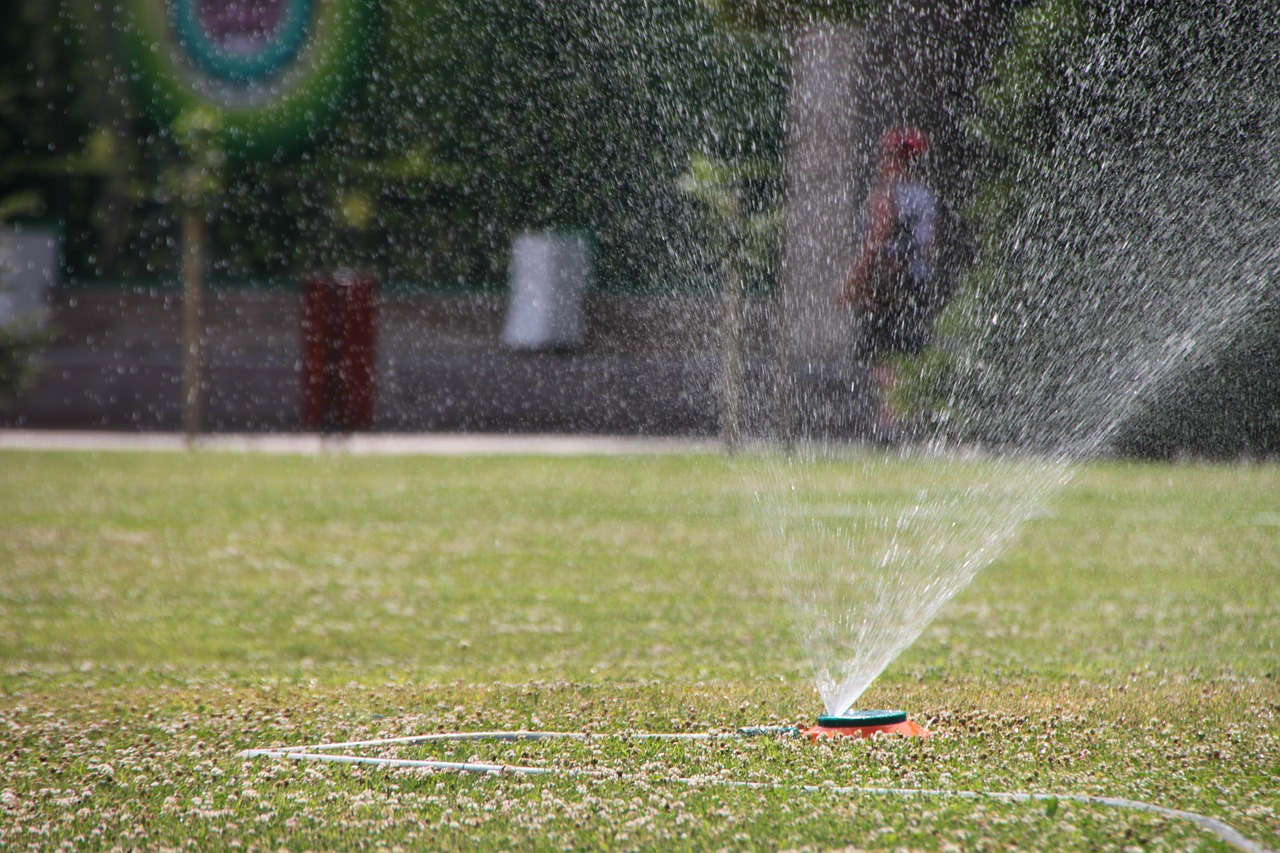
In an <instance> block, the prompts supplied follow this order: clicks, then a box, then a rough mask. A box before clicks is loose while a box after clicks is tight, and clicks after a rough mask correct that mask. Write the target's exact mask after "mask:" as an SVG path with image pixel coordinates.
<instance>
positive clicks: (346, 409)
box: [335, 270, 378, 431]
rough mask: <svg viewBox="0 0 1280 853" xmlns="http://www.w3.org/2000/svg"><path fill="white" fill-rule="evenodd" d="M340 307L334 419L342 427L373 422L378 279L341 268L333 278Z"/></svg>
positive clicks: (349, 428)
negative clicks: (337, 391) (336, 396)
mask: <svg viewBox="0 0 1280 853" xmlns="http://www.w3.org/2000/svg"><path fill="white" fill-rule="evenodd" d="M335 282H336V285H337V287H336V291H337V294H336V295H337V304H338V311H339V315H340V317H339V321H338V329H339V335H338V337H339V340H340V343H339V347H338V352H337V359H336V365H335V368H336V372H337V376H338V387H339V389H340V391H339V394H338V399H337V400H336V401H335V403H336V412H335V414H336V415H337V417H336V420H337V422H338V424H339V426H340V428H341V429H343V430H345V431H352V430H365V429H369V428H370V427H371V426H373V402H374V391H375V388H374V381H375V380H374V356H375V355H376V348H377V340H376V334H375V330H376V326H377V290H378V286H377V281H376V279H374V277H373V276H372V275H371V274H369V273H367V272H357V271H350V270H348V271H343V272H341V273H339V274H338V275H337V277H336V279H335Z"/></svg>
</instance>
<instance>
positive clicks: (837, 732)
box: [800, 714, 929, 743]
mask: <svg viewBox="0 0 1280 853" xmlns="http://www.w3.org/2000/svg"><path fill="white" fill-rule="evenodd" d="M833 719H838V718H831V717H820V718H819V719H818V724H817V725H816V726H810V727H809V728H807V729H801V730H800V734H802V735H804V736H805V737H807V738H811V739H812V740H813V741H814V743H817V742H818V740H819V739H820V738H837V737H857V738H868V737H871V736H872V735H874V734H881V733H883V734H887V735H902V736H903V737H928V736H929V730H928V729H926V728H925V727H924V726H921V725H919V724H918V723H914V722H912V721H911V720H908V719H906V715H905V714H903V715H902V718H901V719H892V720H891V721H888V722H869V723H868V724H866V725H857V724H851V722H852V721H849V722H843V725H831V724H829V722H828V721H832V720H833Z"/></svg>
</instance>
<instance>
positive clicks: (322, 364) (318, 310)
mask: <svg viewBox="0 0 1280 853" xmlns="http://www.w3.org/2000/svg"><path fill="white" fill-rule="evenodd" d="M301 286H302V347H301V349H302V388H301V391H302V395H301V410H302V411H301V415H302V426H303V428H304V429H323V428H325V427H326V426H328V424H327V423H326V421H327V417H326V416H327V414H328V411H329V396H330V395H329V384H330V383H329V376H328V374H329V346H330V342H329V338H330V328H329V327H330V325H331V324H330V322H329V317H330V315H331V314H332V311H331V310H330V305H329V303H330V301H331V299H330V293H331V291H332V290H333V288H332V287H331V286H330V284H329V276H327V275H326V274H324V273H311V274H309V275H306V276H303V278H302V281H301Z"/></svg>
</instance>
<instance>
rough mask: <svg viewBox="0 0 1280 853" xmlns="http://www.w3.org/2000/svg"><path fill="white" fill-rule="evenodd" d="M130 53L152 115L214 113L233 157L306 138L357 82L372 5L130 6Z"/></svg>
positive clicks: (230, 2)
mask: <svg viewBox="0 0 1280 853" xmlns="http://www.w3.org/2000/svg"><path fill="white" fill-rule="evenodd" d="M121 10H122V12H123V22H122V27H121V30H122V32H123V34H124V38H125V48H126V55H127V56H128V58H129V61H130V63H131V64H132V65H133V69H134V71H135V72H136V76H137V79H138V82H139V84H140V85H141V87H142V92H143V94H144V97H145V98H146V101H147V103H148V105H149V107H150V108H151V110H152V112H153V113H154V114H155V115H156V116H157V117H158V118H159V119H160V120H161V121H164V122H173V121H174V120H175V119H176V118H177V117H178V116H179V115H181V114H182V113H183V112H185V111H187V110H190V109H192V108H196V107H200V108H204V109H211V110H213V111H214V112H215V113H217V116H218V124H219V126H220V127H221V128H222V133H223V142H224V144H225V145H226V146H227V148H228V149H229V150H231V151H234V152H237V153H241V154H247V155H251V156H263V157H269V156H273V155H275V154H276V153H278V152H280V151H282V150H288V149H290V148H294V147H296V146H298V145H299V144H301V143H302V142H304V141H306V140H307V139H308V137H309V136H310V135H312V134H313V133H314V131H315V130H316V129H317V128H318V127H319V126H321V125H323V123H324V122H325V121H326V119H327V118H328V116H329V114H330V113H331V112H332V111H333V109H334V108H335V106H336V105H337V103H338V101H339V100H340V96H341V95H342V93H343V91H344V90H345V88H346V86H347V85H348V84H349V83H350V81H351V80H352V79H353V78H354V77H355V74H356V68H357V65H358V62H359V59H360V57H361V55H362V53H363V51H364V49H365V42H366V39H367V38H368V29H369V28H368V22H369V2H368V0H125V2H123V3H122V4H121Z"/></svg>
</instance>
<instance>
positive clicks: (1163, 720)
mask: <svg viewBox="0 0 1280 853" xmlns="http://www.w3.org/2000/svg"><path fill="white" fill-rule="evenodd" d="M747 467H750V466H747ZM862 470H864V471H871V470H874V475H875V478H876V483H877V487H878V488H884V487H885V484H886V483H888V484H890V486H892V484H893V483H894V482H896V480H895V478H901V480H902V481H903V482H909V481H911V480H912V479H913V478H918V477H919V476H920V473H921V472H920V471H919V470H918V468H917V467H915V466H913V465H912V464H911V463H897V464H888V463H886V464H885V465H863V466H862ZM0 478H2V481H3V483H4V488H3V490H0V527H2V530H3V532H2V533H0V667H2V670H0V756H3V765H2V767H3V769H2V770H0V847H4V848H5V849H23V848H40V849H54V848H57V847H59V846H60V845H67V846H71V847H75V848H79V849H85V848H89V849H95V848H110V847H114V846H118V847H122V848H131V847H141V848H148V849H155V848H162V847H183V846H189V847H192V848H196V849H208V848H211V847H219V848H221V847H232V846H239V847H244V848H262V849H278V848H280V847H286V848H290V849H307V848H329V849H334V848H337V849H351V848H394V847H396V846H403V847H406V848H423V847H428V848H436V849H438V848H474V847H482V848H510V849H517V848H519V849H525V848H563V847H572V848H577V849H582V848H596V847H611V848H630V847H648V848H660V849H667V848H673V847H674V848H687V847H696V848H720V847H730V848H735V847H758V848H775V847H780V848H815V849H816V848H829V847H840V848H843V847H851V848H856V849H893V850H897V849H929V850H934V849H952V850H978V849H995V848H1006V847H1009V846H1013V847H1016V848H1040V849H1046V850H1061V849H1090V848H1106V849H1124V848H1133V849H1180V850H1181V849H1188V848H1190V849H1224V845H1222V843H1221V842H1219V841H1218V840H1217V839H1216V838H1215V837H1214V836H1212V835H1210V834H1207V833H1205V832H1204V831H1202V830H1201V829H1199V828H1197V827H1195V826H1194V825H1192V824H1190V823H1188V822H1186V821H1180V820H1171V819H1167V818H1164V817H1161V816H1158V815H1152V814H1145V813H1141V812H1134V811H1125V810H1117V809H1111V808H1106V807H1103V806H1099V805H1089V804H1083V803H1077V802H1070V801H1061V802H1053V801H1049V802H1047V803H1046V802H1045V801H1038V802H1031V803H1008V802H1002V801H997V800H991V799H984V800H976V801H975V800H965V799H956V798H946V797H936V796H929V797H904V796H894V795H875V794H868V793H862V794H855V793H849V792H823V791H800V790H796V786H801V785H818V786H840V787H850V786H852V787H893V788H912V789H916V788H922V789H942V790H949V791H962V790H963V791H1029V792H1058V793H1080V794H1098V795H1107V796H1115V797H1126V798H1131V799H1136V800H1143V801H1147V802H1153V803H1157V804H1160V805H1164V806H1169V807H1173V808H1179V809H1185V810H1189V811H1193V812H1198V813H1202V814H1206V815H1209V816H1212V817H1216V818H1219V819H1221V820H1224V821H1226V822H1227V823H1229V824H1231V825H1232V826H1234V827H1235V828H1236V829H1238V830H1240V831H1241V832H1242V833H1244V835H1246V836H1247V837H1249V838H1251V839H1253V840H1254V841H1257V842H1259V843H1261V844H1263V845H1266V846H1269V847H1280V648H1278V647H1277V644H1278V642H1280V469H1278V468H1277V467H1275V466H1208V465H1183V466H1167V465H1143V464H1099V465H1091V466H1087V467H1084V468H1082V469H1081V470H1080V471H1079V472H1078V473H1077V475H1076V477H1075V478H1074V479H1073V480H1072V481H1071V483H1070V484H1069V485H1068V486H1066V487H1065V488H1064V489H1063V490H1062V491H1061V492H1059V493H1058V494H1057V495H1056V496H1055V497H1054V498H1053V499H1052V500H1051V501H1050V502H1049V503H1048V505H1047V508H1046V509H1045V510H1044V511H1042V512H1040V513H1038V514H1037V515H1036V516H1035V517H1034V518H1033V519H1032V520H1031V521H1030V522H1028V523H1027V524H1026V525H1025V526H1024V527H1023V528H1022V530H1021V532H1020V534H1019V536H1018V537H1017V539H1016V541H1014V542H1013V544H1012V545H1011V546H1010V547H1008V548H1007V549H1005V550H1004V551H1003V553H1002V554H1001V556H1000V557H999V558H998V559H997V560H996V561H995V562H994V563H993V564H992V565H990V566H989V567H987V568H986V569H985V570H984V571H983V572H981V573H980V574H979V575H978V576H977V578H976V580H975V581H974V582H973V583H972V584H971V585H970V586H969V587H967V588H966V589H964V590H963V591H962V592H961V593H960V594H959V595H958V596H957V597H956V598H955V599H953V600H952V601H951V602H950V603H949V604H948V605H947V606H946V607H945V608H944V609H943V611H942V613H941V615H940V616H939V618H938V619H937V620H936V621H935V622H934V623H933V624H932V625H931V626H930V627H929V628H928V629H927V630H926V631H925V633H924V635H923V636H922V637H921V638H920V639H919V640H918V641H917V642H916V643H915V644H914V645H913V646H912V647H911V648H910V649H908V650H907V651H906V653H904V654H903V655H902V656H901V657H900V658H898V660H897V661H896V662H895V663H894V664H893V665H892V666H890V668H889V669H888V670H887V671H886V672H885V673H884V674H883V675H882V676H881V677H880V679H879V680H878V681H876V682H875V684H874V685H873V686H872V688H871V690H870V691H869V692H868V693H867V694H866V696H865V697H864V701H863V702H861V703H860V704H862V705H863V706H865V707H900V708H905V709H907V710H908V711H910V712H911V714H912V716H913V718H914V719H916V720H917V721H919V722H922V723H924V724H926V725H927V726H928V727H929V728H930V730H931V731H932V732H933V736H932V737H931V738H929V739H926V740H919V739H905V738H876V739H874V740H871V741H844V740H842V741H839V742H834V743H822V744H817V745H814V744H812V743H809V742H807V741H805V740H802V739H800V738H796V737H757V738H741V739H734V738H727V739H721V740H707V741H691V742H679V743H674V742H661V741H638V740H635V739H629V738H627V737H616V738H607V737H606V738H598V739H594V740H591V741H586V742H581V741H579V742H539V743H523V744H510V743H490V742H480V743H464V744H444V745H436V746H430V747H428V746H423V745H418V746H413V747H406V748H401V749H399V750H396V751H394V752H391V751H388V752H387V754H396V755H399V756H402V757H412V758H439V759H447V760H459V761H467V760H475V761H492V762H496V763H507V764H520V765H529V766H539V767H549V768H557V769H561V770H563V771H565V772H564V773H562V774H559V775H551V776H538V777H530V776H518V775H501V776H474V775H459V774H450V773H438V772H429V771H420V770H388V769H382V768H369V767H363V768H362V767H352V766H340V765H329V764H314V763H293V762H283V761H273V760H270V759H250V760H246V759H242V758H239V757H237V755H236V753H237V751H239V750H242V749H245V748H248V747H260V746H268V745H300V744H306V743H315V742H319V741H333V740H350V739H363V738H372V737H386V736H398V735H410V734H420V733H426V732H452V731H476V730H485V729H536V730H542V731H583V732H593V733H598V734H602V735H608V734H622V733H626V732H636V731H645V732H707V731H725V732H729V731H733V730H736V729H737V728H738V727H740V726H749V725H775V724H809V723H811V722H812V720H813V719H814V717H815V716H816V715H817V714H818V713H819V712H820V711H821V703H820V702H819V699H818V697H817V695H816V693H815V690H814V687H813V681H812V678H811V674H810V670H809V664H808V662H807V661H806V660H805V659H804V658H803V656H802V654H801V653H800V651H799V648H800V643H799V639H798V637H797V635H796V632H795V630H794V629H793V626H792V619H791V615H790V611H789V608H788V606H787V604H786V603H785V602H786V598H785V596H784V595H783V590H782V589H781V585H782V582H781V580H780V577H779V570H778V568H777V565H776V554H774V553H773V552H774V551H775V547H774V546H773V545H772V544H770V543H771V540H770V538H769V537H768V536H766V535H765V531H764V530H763V526H762V524H761V523H760V518H759V512H758V510H757V502H756V500H755V499H754V498H753V496H752V494H751V483H752V478H751V477H747V476H744V468H743V466H742V465H741V464H739V463H735V462H733V461H729V460H725V459H723V458H720V457H717V456H654V457H621V458H617V457H612V458H604V457H601V458H589V457H584V458H555V459H553V458H541V457H492V458H490V457H476V458H434V457H399V458H397V457H353V456H344V455H330V456H321V457H314V458H313V457H300V456H264V455H236V454H230V453H214V452H197V453H194V454H162V453H157V454H150V455H147V454H129V453H100V454H90V453H37V452H31V453H28V452H18V451H6V452H0ZM370 754H372V753H370ZM585 771H589V772H585ZM742 781H749V782H752V783H762V785H761V786H760V787H734V786H732V785H730V784H726V783H730V782H742Z"/></svg>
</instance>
